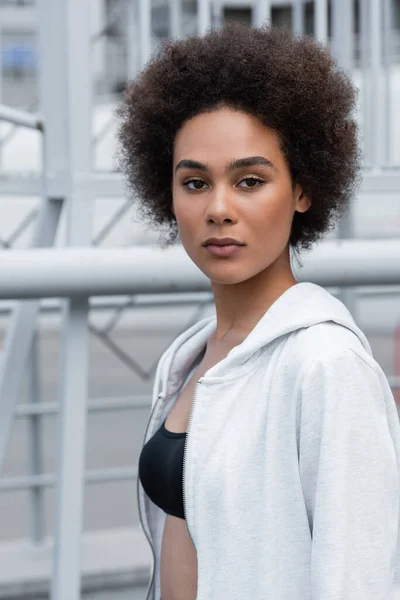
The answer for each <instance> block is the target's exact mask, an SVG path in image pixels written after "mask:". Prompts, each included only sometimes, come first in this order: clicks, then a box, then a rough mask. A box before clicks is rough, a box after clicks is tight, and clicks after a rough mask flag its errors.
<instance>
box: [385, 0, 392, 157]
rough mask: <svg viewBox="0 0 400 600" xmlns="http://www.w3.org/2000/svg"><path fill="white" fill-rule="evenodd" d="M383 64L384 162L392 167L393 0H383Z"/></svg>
mask: <svg viewBox="0 0 400 600" xmlns="http://www.w3.org/2000/svg"><path fill="white" fill-rule="evenodd" d="M382 8H383V66H384V77H385V86H384V94H385V100H384V102H385V110H384V119H385V130H384V132H385V133H384V136H385V153H384V162H385V166H386V167H390V166H391V163H392V150H391V142H392V135H391V130H392V98H391V93H392V91H391V76H392V71H391V65H392V60H393V56H392V52H393V30H392V23H393V3H392V0H383V5H382Z"/></svg>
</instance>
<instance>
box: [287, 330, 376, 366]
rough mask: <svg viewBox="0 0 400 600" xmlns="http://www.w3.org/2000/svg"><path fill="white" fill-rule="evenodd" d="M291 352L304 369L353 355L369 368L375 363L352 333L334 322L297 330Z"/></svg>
mask: <svg viewBox="0 0 400 600" xmlns="http://www.w3.org/2000/svg"><path fill="white" fill-rule="evenodd" d="M293 350H294V351H295V352H296V353H297V355H298V356H300V357H301V361H302V364H303V365H304V366H306V368H309V367H311V366H312V365H313V364H315V363H319V364H321V363H322V364H323V363H327V364H330V363H331V362H332V360H333V359H335V358H340V356H349V355H354V354H356V355H357V356H359V357H360V359H363V360H365V361H366V362H367V363H368V364H370V365H371V366H373V365H374V364H375V362H376V361H375V360H374V358H373V357H372V355H371V354H369V352H367V350H366V348H365V347H364V345H363V343H362V341H361V339H360V338H359V337H358V336H357V335H356V333H355V332H354V331H352V330H351V329H349V328H348V327H345V326H343V325H340V324H338V323H335V322H334V321H325V322H322V323H318V324H316V325H312V326H310V327H306V328H304V329H300V330H298V331H297V332H296V334H295V336H294V339H293Z"/></svg>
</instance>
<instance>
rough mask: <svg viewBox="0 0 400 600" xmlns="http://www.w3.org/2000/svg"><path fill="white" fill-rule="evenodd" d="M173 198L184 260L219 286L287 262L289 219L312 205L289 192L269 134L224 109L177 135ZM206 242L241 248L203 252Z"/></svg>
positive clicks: (297, 192)
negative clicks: (232, 241)
mask: <svg viewBox="0 0 400 600" xmlns="http://www.w3.org/2000/svg"><path fill="white" fill-rule="evenodd" d="M172 197H173V205H172V210H173V212H174V214H175V217H176V221H177V225H178V230H179V236H180V239H181V242H182V245H183V247H184V248H185V250H186V252H187V254H188V255H189V257H190V258H191V259H192V260H193V262H194V263H195V264H196V265H197V266H198V267H199V269H201V271H203V273H204V274H205V275H206V276H207V277H209V279H210V280H211V281H212V282H215V283H225V284H228V283H229V284H232V283H241V282H243V281H245V280H248V279H250V278H252V277H254V276H256V275H258V274H260V273H261V272H262V271H265V270H266V269H271V267H272V266H273V265H274V263H276V261H278V259H279V258H280V257H281V256H283V255H286V254H287V256H289V254H288V241H289V236H290V230H291V225H292V220H293V216H294V213H295V211H296V210H298V211H299V212H305V211H306V210H307V209H308V208H309V206H310V202H309V200H308V199H307V197H305V196H304V195H303V194H302V191H301V189H300V187H299V186H296V187H295V188H294V189H293V186H292V181H291V177H290V173H289V168H288V166H287V164H286V160H285V157H284V155H283V154H282V151H281V149H280V145H279V140H278V137H277V136H276V134H275V133H274V131H273V130H272V129H270V128H268V127H266V126H265V125H263V124H262V123H261V122H260V121H259V120H258V119H256V118H255V117H252V116H249V115H247V114H246V113H243V112H239V111H235V110H232V109H230V108H221V109H218V110H215V111H213V112H210V113H204V114H199V115H197V116H195V117H193V118H192V119H190V120H189V121H187V122H186V123H185V124H184V125H183V126H182V128H181V129H180V130H179V132H178V133H177V136H176V138H175V144H174V154H173V180H172ZM211 237H212V238H219V239H220V238H225V237H229V238H233V239H235V240H237V241H238V242H240V243H241V244H243V245H241V246H237V245H236V246H233V245H229V247H225V249H224V248H221V247H219V248H218V247H217V248H216V247H215V246H214V245H209V246H204V243H205V242H206V240H207V239H208V238H211ZM281 260H282V259H281Z"/></svg>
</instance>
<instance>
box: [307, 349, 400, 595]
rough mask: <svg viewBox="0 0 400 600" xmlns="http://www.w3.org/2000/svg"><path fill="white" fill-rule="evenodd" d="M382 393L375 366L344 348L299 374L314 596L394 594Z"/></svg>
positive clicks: (390, 469) (394, 489)
mask: <svg viewBox="0 0 400 600" xmlns="http://www.w3.org/2000/svg"><path fill="white" fill-rule="evenodd" d="M385 393H386V394H387V393H388V392H387V391H386V392H385V391H384V390H383V388H382V385H381V383H380V380H379V377H378V375H377V373H376V371H375V370H374V368H373V367H372V366H371V365H370V364H368V362H366V361H365V360H364V359H363V358H362V357H361V356H359V355H358V354H357V353H356V352H354V351H353V350H351V349H347V348H346V349H344V350H343V351H341V352H339V353H335V354H333V355H332V354H331V355H330V356H321V357H319V358H318V359H317V360H315V362H313V364H312V366H311V368H309V369H308V370H307V372H306V374H305V376H304V378H303V380H302V385H301V390H300V395H301V405H300V406H301V416H300V436H299V467H300V476H301V482H302V486H303V493H304V499H305V505H306V510H307V516H308V520H309V524H310V530H311V537H312V542H311V590H312V596H311V597H312V600H361V599H362V600H389V599H391V593H392V586H393V579H394V570H395V561H396V559H397V556H396V548H397V536H398V521H399V498H400V489H399V471H398V462H397V458H396V452H395V448H394V443H393V440H392V437H391V434H390V428H389V424H388V418H387V412H386V402H385V396H384V394H385ZM391 401H392V402H393V403H394V399H393V396H392V397H391Z"/></svg>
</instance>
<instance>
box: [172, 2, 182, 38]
mask: <svg viewBox="0 0 400 600" xmlns="http://www.w3.org/2000/svg"><path fill="white" fill-rule="evenodd" d="M169 11H170V12H169V28H170V34H171V37H172V38H180V37H182V7H181V0H170V1H169Z"/></svg>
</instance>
